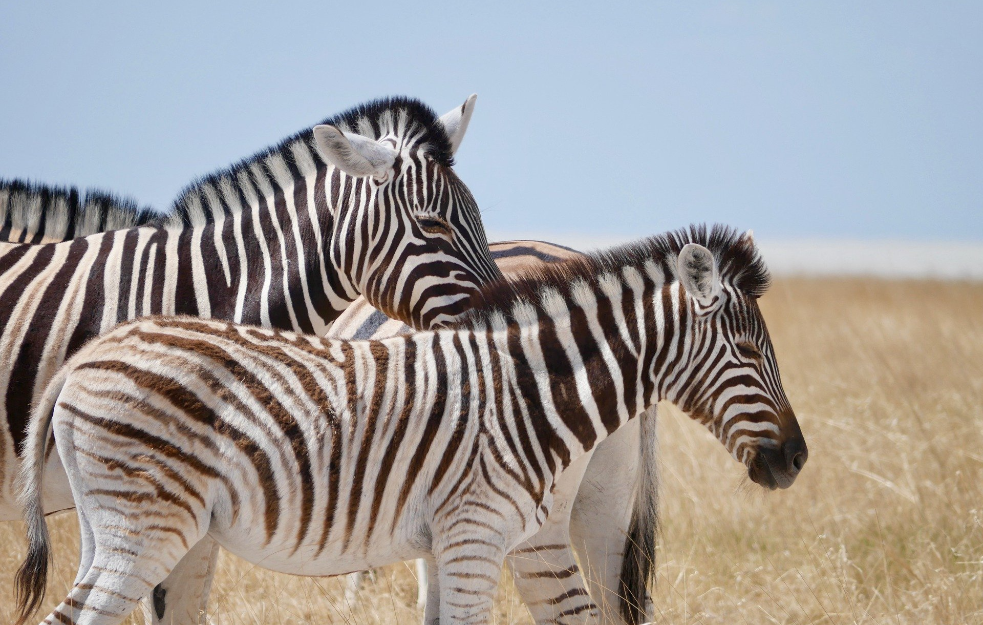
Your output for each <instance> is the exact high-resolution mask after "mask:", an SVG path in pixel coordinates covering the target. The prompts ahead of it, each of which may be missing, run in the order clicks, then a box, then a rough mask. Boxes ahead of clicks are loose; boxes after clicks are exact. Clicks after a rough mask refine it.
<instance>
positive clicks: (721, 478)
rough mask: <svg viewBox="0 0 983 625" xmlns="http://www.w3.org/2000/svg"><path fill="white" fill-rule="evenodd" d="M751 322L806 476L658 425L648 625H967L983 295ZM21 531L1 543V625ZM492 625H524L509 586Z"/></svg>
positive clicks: (237, 585) (349, 610)
mask: <svg viewBox="0 0 983 625" xmlns="http://www.w3.org/2000/svg"><path fill="white" fill-rule="evenodd" d="M762 307H763V309H764V312H765V316H766V318H767V320H768V322H769V325H770V329H771V332H772V336H773V338H774V343H775V347H776V349H777V351H778V357H779V362H780V363H781V365H782V372H783V375H784V379H785V385H786V390H787V391H788V395H789V398H790V399H791V401H792V404H793V406H794V407H795V408H796V411H797V414H798V416H799V420H800V423H801V424H802V429H803V431H804V432H805V435H806V438H807V440H808V443H809V448H810V460H809V463H808V465H807V466H806V468H805V470H804V472H803V474H802V476H801V478H800V479H799V481H798V482H797V483H796V484H795V486H794V487H793V488H792V489H791V490H789V491H783V492H777V493H768V494H765V493H762V492H760V491H759V490H758V489H757V487H754V486H753V485H749V484H748V483H747V482H746V480H745V479H744V477H743V471H742V470H741V468H740V467H739V466H738V465H737V464H736V463H734V462H733V461H732V460H731V459H730V458H729V457H728V456H727V455H726V454H725V453H724V451H723V449H722V448H721V447H720V445H719V444H718V443H717V442H716V441H715V440H713V439H712V438H711V437H710V435H709V434H708V433H707V432H706V431H705V430H703V429H702V428H700V427H698V426H696V424H694V423H690V422H688V420H687V419H686V418H685V417H683V416H681V415H679V414H678V413H676V412H675V411H672V410H671V409H670V410H665V411H663V415H664V416H663V418H662V420H661V421H662V423H661V426H660V427H661V437H662V450H661V453H662V466H663V526H662V532H661V537H660V553H659V563H658V584H657V587H656V589H655V605H656V607H657V613H656V615H655V617H656V621H658V622H662V623H837V624H840V623H843V624H845V623H894V624H901V623H920V624H922V623H939V624H954V625H955V624H962V623H983V497H981V494H983V493H981V490H983V480H981V478H983V433H981V431H983V407H981V406H983V285H978V284H975V285H968V284H956V283H948V284H940V283H931V282H879V281H863V280H836V281H833V280H804V279H803V280H789V279H787V280H782V281H780V282H779V283H778V284H776V286H775V287H774V288H773V290H772V291H771V292H770V293H769V294H768V295H767V296H766V297H765V298H764V299H763V300H762ZM53 527H54V533H55V536H56V540H57V549H56V553H57V555H58V556H59V563H58V567H57V572H56V574H55V575H54V578H53V580H52V582H51V584H50V589H51V596H50V597H49V602H48V604H49V605H50V604H51V603H53V602H54V601H55V599H60V598H61V597H62V596H64V595H63V593H64V592H65V591H66V590H67V588H68V586H69V584H70V583H71V580H72V578H73V577H74V566H73V564H72V562H73V561H74V558H75V557H76V554H77V538H76V530H75V520H74V518H73V517H72V516H71V515H63V516H61V517H60V518H58V519H55V520H54V522H53ZM22 529H23V528H22V527H20V526H16V525H13V524H9V525H7V526H6V527H2V528H0V545H2V546H3V547H2V548H0V622H4V623H5V622H8V621H9V620H10V618H11V613H10V608H9V607H8V606H9V601H7V600H3V598H4V597H6V598H9V597H10V596H11V594H10V588H11V578H12V572H13V570H14V569H15V568H16V566H17V564H18V562H19V558H20V557H21V556H22V555H23V547H24V544H23V539H22V538H21V536H22V534H21V532H22ZM221 567H222V568H221V573H220V576H219V579H218V581H217V582H216V587H215V589H214V591H213V601H212V607H213V610H212V612H213V615H214V617H213V618H214V621H215V622H216V623H218V624H220V625H221V624H226V623H228V624H232V623H244V624H250V625H252V624H257V625H258V624H260V623H281V624H286V623H307V622H310V623H314V622H317V623H324V622H344V623H353V622H354V623H365V624H368V623H382V622H385V623H413V622H419V618H420V615H419V614H418V613H417V612H416V610H414V609H413V608H412V607H410V606H412V605H413V602H414V597H415V586H414V578H413V572H412V570H411V568H410V567H405V566H397V567H391V568H390V569H387V570H385V571H382V572H380V573H379V575H378V578H377V580H376V581H375V582H373V583H369V584H367V585H366V587H365V590H364V591H363V594H362V601H361V602H360V604H359V605H358V606H347V605H346V604H345V600H344V593H343V584H342V582H341V581H339V580H337V579H301V578H292V577H287V576H283V575H275V574H271V573H266V572H263V571H259V570H257V569H255V568H254V567H252V566H251V565H249V564H246V563H243V562H242V561H240V560H236V559H235V558H231V557H223V560H222V563H221ZM496 620H497V622H499V623H506V622H508V623H511V622H515V621H520V622H528V621H529V617H528V614H527V613H526V612H525V610H524V608H522V607H521V605H520V604H519V603H518V600H517V598H516V594H515V592H514V590H512V588H511V586H510V583H509V582H508V581H506V583H504V584H503V587H502V592H501V600H500V601H499V603H498V610H497V615H496ZM133 622H134V623H138V622H140V619H139V618H134V619H133Z"/></svg>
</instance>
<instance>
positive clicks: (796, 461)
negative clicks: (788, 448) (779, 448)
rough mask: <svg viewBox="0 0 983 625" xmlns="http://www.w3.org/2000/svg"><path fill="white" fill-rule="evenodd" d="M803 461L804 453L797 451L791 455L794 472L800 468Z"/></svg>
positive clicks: (804, 458) (804, 459) (803, 463)
mask: <svg viewBox="0 0 983 625" xmlns="http://www.w3.org/2000/svg"><path fill="white" fill-rule="evenodd" d="M805 463H806V455H805V454H804V453H802V452H799V453H797V454H795V455H794V456H792V467H793V468H794V469H795V472H796V473H798V472H799V471H801V470H802V467H803V466H805Z"/></svg>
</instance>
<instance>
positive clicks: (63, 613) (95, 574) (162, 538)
mask: <svg viewBox="0 0 983 625" xmlns="http://www.w3.org/2000/svg"><path fill="white" fill-rule="evenodd" d="M103 528H104V529H103ZM91 529H92V531H91V532H83V534H82V540H83V542H84V543H89V542H90V541H91V542H92V543H93V544H91V545H90V544H84V545H83V548H82V553H87V552H91V553H92V560H91V564H89V565H87V564H86V563H85V562H84V561H83V562H82V564H81V566H80V567H79V575H78V581H77V582H76V583H75V585H74V586H73V587H72V590H71V591H70V592H69V593H68V597H66V598H65V600H64V601H62V602H61V604H59V605H58V607H56V608H55V609H54V611H53V612H51V614H50V615H48V617H47V618H46V619H45V620H44V621H43V622H44V623H46V624H54V623H71V624H73V625H118V624H119V623H121V622H122V621H123V620H124V619H125V618H126V617H127V616H128V615H129V614H130V613H131V612H133V610H135V609H136V608H137V607H138V606H139V603H140V598H141V597H145V596H147V595H148V594H150V592H151V590H152V588H153V586H154V584H155V583H157V582H158V581H159V580H162V579H164V578H165V577H166V576H167V574H168V573H170V571H171V570H172V569H173V568H174V566H175V565H176V564H177V563H178V561H179V560H180V559H181V557H182V556H183V555H184V553H186V552H187V549H186V548H185V547H184V546H183V543H182V540H181V539H179V537H178V536H176V535H175V534H165V533H163V532H155V531H153V530H150V529H147V528H144V529H142V530H141V531H133V530H131V529H127V528H126V527H125V526H122V525H119V524H116V525H112V524H108V523H102V524H101V527H100V524H98V523H95V524H93V525H92V526H91Z"/></svg>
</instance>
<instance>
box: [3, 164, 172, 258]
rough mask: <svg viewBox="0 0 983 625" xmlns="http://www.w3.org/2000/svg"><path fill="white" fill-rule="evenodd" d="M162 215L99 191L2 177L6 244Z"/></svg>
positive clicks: (52, 239) (57, 238)
mask: <svg viewBox="0 0 983 625" xmlns="http://www.w3.org/2000/svg"><path fill="white" fill-rule="evenodd" d="M162 219H163V216H162V215H161V214H160V213H159V212H157V211H155V210H154V209H152V208H150V207H148V206H139V205H138V204H137V203H136V202H135V201H133V200H132V199H130V198H124V197H119V196H117V195H114V194H112V193H107V192H105V191H100V190H98V189H88V190H86V191H79V189H77V188H75V187H54V186H50V185H45V184H39V183H32V182H26V181H23V180H3V179H0V241H5V242H7V243H31V244H41V243H61V242H62V241H68V240H70V239H76V238H80V237H85V236H89V235H90V234H97V233H99V232H109V231H111V230H124V229H126V228H133V227H135V226H147V225H152V224H154V223H157V222H159V221H161V220H162Z"/></svg>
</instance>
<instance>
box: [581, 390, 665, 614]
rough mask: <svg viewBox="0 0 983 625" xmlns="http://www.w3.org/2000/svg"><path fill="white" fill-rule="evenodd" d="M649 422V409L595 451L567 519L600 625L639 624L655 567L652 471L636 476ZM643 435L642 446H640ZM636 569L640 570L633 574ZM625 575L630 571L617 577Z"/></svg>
mask: <svg viewBox="0 0 983 625" xmlns="http://www.w3.org/2000/svg"><path fill="white" fill-rule="evenodd" d="M643 422H644V423H645V427H644V428H643V426H642V424H643ZM655 422H656V409H655V408H654V407H653V408H652V409H650V410H649V411H647V412H646V413H645V414H643V415H642V416H640V417H639V418H637V419H633V420H632V421H630V422H629V423H628V424H627V425H626V426H624V427H622V428H621V429H619V430H618V431H617V432H615V433H614V434H613V435H611V436H609V437H608V438H607V439H605V440H604V441H603V442H602V443H601V444H600V445H598V446H597V448H596V449H595V450H594V454H593V457H592V458H591V462H590V465H589V466H588V467H587V472H586V474H585V476H584V480H583V482H582V484H581V487H580V492H579V493H578V494H577V499H576V501H575V503H574V507H573V513H572V515H571V518H570V535H571V539H572V542H573V545H574V547H575V548H576V549H577V551H578V554H579V555H580V562H581V564H582V565H583V566H584V567H585V569H586V577H587V583H588V586H589V588H590V591H591V596H592V597H593V598H594V601H596V602H597V603H598V606H599V607H600V610H601V618H602V621H603V622H605V623H624V622H627V623H630V624H631V623H640V622H642V621H643V620H645V616H644V614H645V610H646V607H647V604H648V599H647V592H646V590H645V589H646V587H647V583H648V580H649V577H650V576H651V574H652V572H653V571H654V561H655V529H656V527H655V526H656V514H655V509H654V506H655V501H656V497H657V484H655V483H650V482H653V481H654V476H655V472H654V470H649V469H650V467H647V466H646V467H645V470H644V471H643V470H642V468H643V467H642V462H640V451H641V452H642V454H641V460H642V461H644V462H646V463H654V459H655V455H654V454H655V445H656V441H655V440H654V426H655ZM643 430H644V432H645V434H646V437H647V440H641V438H642V431H643ZM648 438H651V440H648ZM649 448H651V449H649ZM643 481H645V482H646V483H642V482H643ZM636 495H641V497H636ZM640 507H641V508H643V509H642V510H640V509H639V508H640ZM626 556H627V559H628V562H626V561H625V560H626ZM629 564H630V565H631V566H628V565H629ZM636 565H638V566H639V567H640V568H641V570H638V571H635V570H634V568H635V566H636ZM625 569H632V571H629V573H630V574H629V575H626V576H623V575H622V572H623V570H625Z"/></svg>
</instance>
